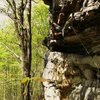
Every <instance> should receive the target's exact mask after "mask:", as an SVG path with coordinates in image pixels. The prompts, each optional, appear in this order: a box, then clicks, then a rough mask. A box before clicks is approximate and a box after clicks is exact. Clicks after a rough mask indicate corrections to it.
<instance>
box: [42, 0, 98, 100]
mask: <svg viewBox="0 0 100 100" xmlns="http://www.w3.org/2000/svg"><path fill="white" fill-rule="evenodd" d="M43 1H44V3H45V4H47V5H49V6H50V9H49V11H50V16H52V17H51V19H50V26H51V27H50V32H49V35H48V36H47V37H45V39H44V40H43V45H45V46H46V47H48V49H50V52H49V55H48V57H47V58H46V59H47V60H46V61H47V62H46V64H45V65H46V66H45V69H44V72H43V78H45V79H46V80H47V81H45V82H43V86H44V97H45V100H99V99H100V94H99V92H100V90H99V89H100V34H99V33H100V13H99V12H100V1H99V0H56V1H55V0H51V1H49V0H43Z"/></svg>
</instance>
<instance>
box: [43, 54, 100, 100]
mask: <svg viewBox="0 0 100 100" xmlns="http://www.w3.org/2000/svg"><path fill="white" fill-rule="evenodd" d="M98 57H99V56H94V57H92V58H87V56H82V55H74V54H66V53H61V52H50V53H49V56H48V58H47V59H48V60H47V61H48V62H47V64H46V68H45V69H44V72H43V78H45V79H46V80H48V81H45V82H43V85H44V91H45V100H67V99H68V100H99V99H100V94H99V92H100V90H99V86H100V82H99V78H100V77H99V76H100V73H98V68H97V66H95V65H93V64H91V63H92V60H93V61H95V63H97V64H99V65H100V61H97V59H98ZM85 59H86V60H85ZM99 59H100V57H99ZM89 60H90V61H89ZM90 62H91V63H90ZM91 96H92V97H91ZM83 98H84V99H83ZM89 98H92V99H89ZM93 98H94V99H93Z"/></svg>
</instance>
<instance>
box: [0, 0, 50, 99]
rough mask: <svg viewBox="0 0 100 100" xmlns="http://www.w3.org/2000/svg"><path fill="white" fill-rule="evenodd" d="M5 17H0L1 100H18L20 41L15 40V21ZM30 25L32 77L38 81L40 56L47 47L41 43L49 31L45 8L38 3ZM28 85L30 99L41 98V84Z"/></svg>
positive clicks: (21, 78) (0, 5) (20, 74)
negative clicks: (29, 86)
mask: <svg viewBox="0 0 100 100" xmlns="http://www.w3.org/2000/svg"><path fill="white" fill-rule="evenodd" d="M1 1H2V0H1ZM3 6H4V5H3ZM1 7H2V4H0V8H1ZM0 12H1V10H0ZM1 13H2V12H1ZM5 16H6V15H3V16H2V15H0V20H1V22H0V100H21V83H22V80H23V69H22V67H21V61H20V55H21V50H20V42H19V39H18V38H17V34H16V31H15V27H14V22H13V21H12V20H11V19H10V18H9V17H5ZM2 20H4V21H2ZM31 25H32V27H31V30H32V68H31V76H32V77H35V79H38V78H40V77H41V75H42V72H43V59H44V58H43V57H44V52H46V48H45V47H43V46H42V40H43V38H44V37H45V36H46V35H47V33H48V28H49V25H48V6H46V5H44V3H43V2H42V1H41V0H36V1H33V2H32V13H31ZM31 84H32V88H31V89H32V92H31V97H32V99H33V100H38V99H39V98H41V96H43V89H42V85H41V82H39V81H35V80H31Z"/></svg>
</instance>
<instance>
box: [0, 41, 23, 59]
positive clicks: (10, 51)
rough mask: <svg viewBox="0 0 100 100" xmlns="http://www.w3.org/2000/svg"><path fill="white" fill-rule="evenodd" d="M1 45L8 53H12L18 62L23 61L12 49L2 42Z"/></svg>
mask: <svg viewBox="0 0 100 100" xmlns="http://www.w3.org/2000/svg"><path fill="white" fill-rule="evenodd" d="M0 44H2V45H3V46H4V47H5V48H6V49H7V50H8V51H10V52H11V54H13V55H14V56H15V57H16V58H17V59H18V60H20V61H21V59H20V56H18V55H17V54H16V53H15V52H14V51H13V50H12V49H10V48H9V47H8V46H7V45H6V44H5V43H3V42H0Z"/></svg>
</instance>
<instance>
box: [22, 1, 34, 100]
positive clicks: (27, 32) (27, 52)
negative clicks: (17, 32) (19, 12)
mask: <svg viewBox="0 0 100 100" xmlns="http://www.w3.org/2000/svg"><path fill="white" fill-rule="evenodd" d="M21 40H22V41H21V44H22V68H23V76H24V77H29V78H31V75H30V71H31V59H32V47H31V42H32V34H31V0H27V27H26V29H23V28H22V39H21ZM25 87H26V86H25V85H23V84H22V93H24V91H25ZM22 100H31V85H30V82H28V85H27V92H26V94H25V95H22Z"/></svg>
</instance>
